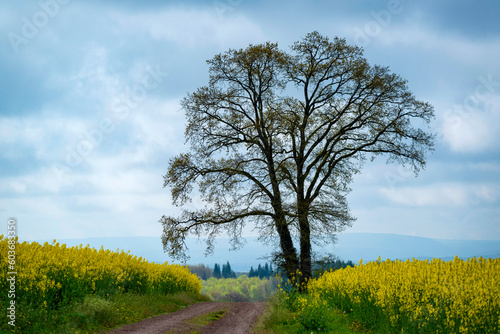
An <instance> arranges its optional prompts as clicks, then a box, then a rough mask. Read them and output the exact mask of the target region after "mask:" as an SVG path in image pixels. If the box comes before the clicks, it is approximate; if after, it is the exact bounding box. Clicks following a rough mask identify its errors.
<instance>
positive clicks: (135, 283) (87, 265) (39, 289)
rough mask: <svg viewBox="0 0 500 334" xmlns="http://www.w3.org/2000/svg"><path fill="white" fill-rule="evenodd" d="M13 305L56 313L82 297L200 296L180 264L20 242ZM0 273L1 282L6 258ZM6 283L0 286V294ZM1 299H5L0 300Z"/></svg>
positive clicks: (0, 241)
mask: <svg viewBox="0 0 500 334" xmlns="http://www.w3.org/2000/svg"><path fill="white" fill-rule="evenodd" d="M7 247H8V239H7V238H5V237H4V236H3V235H1V236H0V254H7V251H8V250H7ZM15 252H16V259H15V270H16V272H17V274H16V291H15V295H16V297H15V298H16V301H17V302H18V303H19V302H22V303H25V304H29V305H32V306H36V307H41V308H43V309H56V308H58V307H60V306H61V305H64V304H67V303H69V302H70V301H73V300H79V299H83V298H84V296H85V295H89V294H96V295H100V296H103V297H107V296H111V295H113V294H116V293H120V292H134V293H142V294H168V293H175V292H183V291H186V292H196V293H199V292H200V291H201V282H200V280H199V279H198V277H197V276H196V275H194V274H191V273H190V272H189V270H188V269H187V268H186V267H184V266H180V265H173V264H167V263H166V262H165V263H164V264H156V263H150V262H148V261H146V260H145V259H143V258H137V257H136V256H133V255H131V254H129V253H126V252H124V251H116V252H112V251H109V250H104V249H103V248H102V247H101V249H100V250H96V249H94V248H90V247H89V246H86V247H84V246H82V245H80V246H79V247H67V246H66V245H65V244H62V245H61V244H59V243H57V242H56V241H55V240H54V242H53V243H52V244H49V243H47V242H46V243H44V244H43V245H40V244H39V243H36V242H32V243H28V242H23V243H18V244H17V245H16V248H15ZM1 261H2V263H1V265H0V274H1V277H6V275H7V272H9V271H11V270H9V268H8V263H7V257H6V256H2V257H1ZM8 284H9V282H7V281H6V280H5V279H4V280H2V281H1V283H0V286H1V287H2V291H7V290H8V286H7V285H8ZM4 295H5V296H4ZM1 298H2V299H4V298H6V294H3V296H2V297H1Z"/></svg>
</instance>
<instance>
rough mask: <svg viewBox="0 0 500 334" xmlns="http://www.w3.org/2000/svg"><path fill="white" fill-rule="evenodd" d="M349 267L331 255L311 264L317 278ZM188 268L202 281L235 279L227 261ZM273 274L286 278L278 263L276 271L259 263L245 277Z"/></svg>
mask: <svg viewBox="0 0 500 334" xmlns="http://www.w3.org/2000/svg"><path fill="white" fill-rule="evenodd" d="M349 266H350V267H354V263H353V262H352V261H350V260H349V261H343V260H340V259H338V258H336V257H334V256H332V255H329V256H326V257H323V258H321V259H316V260H314V261H313V264H312V270H313V276H314V277H317V276H319V275H321V274H322V273H324V272H325V271H330V270H337V269H342V268H345V267H349ZM188 268H189V270H190V271H191V272H192V273H193V274H196V275H198V277H199V278H200V279H202V280H208V279H209V278H210V277H215V278H236V273H235V272H234V271H233V270H232V269H231V264H229V261H227V262H226V264H223V265H222V266H221V265H220V264H219V263H216V264H215V265H214V267H213V269H212V268H210V267H207V266H206V265H204V264H198V265H189V266H188ZM275 274H278V275H281V276H283V277H286V275H285V272H284V270H283V268H281V267H280V266H279V263H278V265H277V266H276V270H274V269H273V266H272V264H269V263H267V262H266V263H265V264H264V266H262V265H261V264H260V263H259V265H258V267H257V269H254V268H253V267H250V272H249V273H248V275H247V276H248V277H249V278H250V277H258V278H260V279H264V278H272V277H274V276H275Z"/></svg>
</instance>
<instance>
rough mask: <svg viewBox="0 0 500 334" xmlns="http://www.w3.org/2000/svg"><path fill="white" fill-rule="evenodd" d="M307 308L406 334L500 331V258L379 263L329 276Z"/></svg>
mask: <svg viewBox="0 0 500 334" xmlns="http://www.w3.org/2000/svg"><path fill="white" fill-rule="evenodd" d="M308 291H309V294H310V296H309V297H308V298H307V299H306V298H304V299H303V300H302V301H299V304H300V308H301V309H302V310H301V311H304V310H306V309H307V308H316V307H318V305H321V307H332V308H334V309H339V310H341V311H342V312H345V313H351V314H353V316H354V317H355V318H357V319H359V320H361V321H362V322H364V323H368V324H370V325H373V326H375V328H379V329H380V328H382V329H383V328H386V329H387V332H404V333H471V334H472V333H474V334H475V333H496V334H497V333H500V259H498V258H497V259H484V258H471V259H468V260H461V259H459V258H455V259H454V260H453V261H442V260H439V259H434V260H432V261H429V260H425V261H419V260H415V259H413V260H412V261H410V260H408V261H391V260H387V261H385V262H382V261H380V259H379V260H378V261H375V262H369V263H367V264H362V262H360V264H359V265H357V266H355V267H347V268H345V269H340V270H336V271H331V272H327V273H325V274H323V275H322V276H321V277H319V278H318V279H313V280H311V281H310V282H309V284H308Z"/></svg>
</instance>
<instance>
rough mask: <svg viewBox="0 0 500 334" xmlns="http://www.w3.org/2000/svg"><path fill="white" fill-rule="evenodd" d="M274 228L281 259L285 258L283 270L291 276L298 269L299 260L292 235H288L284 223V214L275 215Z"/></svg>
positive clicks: (288, 231) (286, 226) (288, 232)
mask: <svg viewBox="0 0 500 334" xmlns="http://www.w3.org/2000/svg"><path fill="white" fill-rule="evenodd" d="M276 230H277V231H278V235H279V237H280V246H281V251H282V252H283V259H284V260H285V272H286V275H287V276H288V277H289V278H291V277H292V276H293V275H294V274H295V273H296V271H297V270H298V269H299V260H298V257H297V251H296V250H295V247H294V246H293V241H292V236H291V235H290V230H289V229H288V225H287V224H286V219H285V215H284V214H278V215H277V216H276Z"/></svg>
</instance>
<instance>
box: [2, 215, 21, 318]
mask: <svg viewBox="0 0 500 334" xmlns="http://www.w3.org/2000/svg"><path fill="white" fill-rule="evenodd" d="M17 237H18V225H17V219H16V218H13V217H12V218H9V219H8V220H7V239H8V241H7V243H8V246H7V254H5V255H6V256H7V266H8V269H7V278H6V279H7V291H6V293H7V300H8V301H9V303H8V307H7V323H8V324H9V326H12V327H15V326H16V277H17V268H16V245H17Z"/></svg>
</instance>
